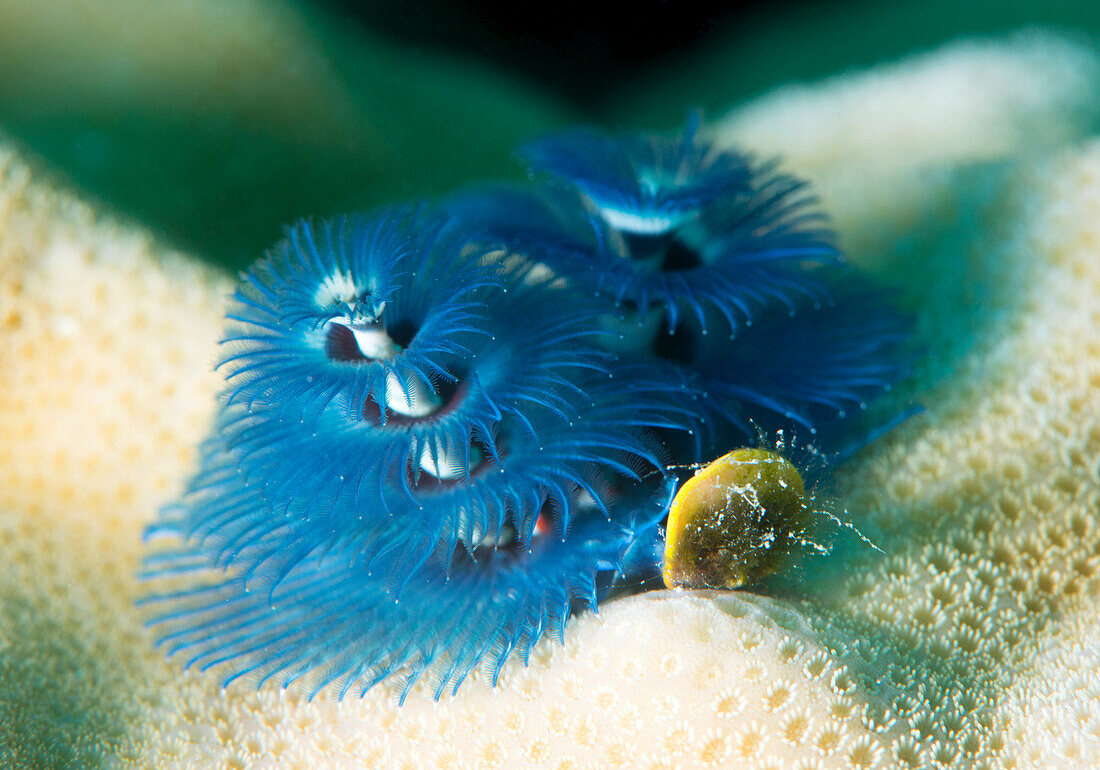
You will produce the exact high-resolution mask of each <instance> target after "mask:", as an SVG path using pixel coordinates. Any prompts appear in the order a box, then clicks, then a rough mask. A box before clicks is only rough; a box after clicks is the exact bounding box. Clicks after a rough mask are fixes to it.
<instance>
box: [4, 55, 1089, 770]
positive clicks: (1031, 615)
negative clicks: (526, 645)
mask: <svg viewBox="0 0 1100 770" xmlns="http://www.w3.org/2000/svg"><path fill="white" fill-rule="evenodd" d="M959 66H961V65H959ZM899 77H900V76H899ZM884 82H885V81H884ZM904 85H905V81H904V78H902V79H901V81H900V82H897V88H898V89H903V87H904ZM883 88H884V89H886V90H887V91H889V90H890V89H889V88H888V87H887V86H886V85H884V86H883ZM821 99H822V101H820V102H818V107H817V108H816V111H815V107H814V103H813V100H809V101H808V102H806V103H805V116H806V120H807V121H811V122H812V121H813V120H815V119H820V120H821V121H823V122H824V121H826V120H827V117H828V114H829V111H830V110H832V107H831V106H829V105H831V104H833V103H832V102H831V101H830V100H829V99H827V98H826V97H824V96H823V97H821ZM831 114H834V115H835V114H839V113H837V112H836V111H835V110H832V113H831ZM861 125H865V124H861ZM863 130H865V132H866V134H867V135H868V136H869V135H870V134H871V133H873V129H872V127H870V126H866V125H865V127H864V129H863ZM2 157H3V161H2V163H0V169H3V173H2V174H0V217H2V219H0V302H2V303H3V304H2V305H0V323H3V324H4V326H3V329H2V331H0V335H2V337H3V343H4V344H3V345H0V473H3V474H4V476H3V477H2V478H0V559H2V560H3V562H4V563H5V565H6V566H7V567H9V569H5V570H3V571H0V673H3V674H4V676H3V678H2V681H3V682H4V685H3V688H4V689H3V692H0V710H2V709H6V711H5V712H3V713H0V760H4V759H8V758H12V757H14V759H15V761H14V762H12V764H20V763H21V764H24V765H33V764H34V762H33V760H34V759H36V758H39V757H42V756H47V755H49V754H50V753H51V752H52V753H55V754H56V753H58V752H64V753H65V756H66V757H72V758H75V759H76V760H77V761H78V762H79V761H83V762H84V763H85V764H88V763H89V762H91V761H94V760H98V759H108V760H113V761H114V763H117V764H123V765H129V766H136V767H196V768H207V767H230V768H232V767H239V768H245V767H249V768H251V767H295V766H297V767H341V766H348V767H360V766H367V767H403V766H410V767H412V766H415V767H419V766H426V767H432V766H469V765H480V766H486V767H492V766H501V767H516V766H519V767H523V766H533V767H563V768H565V767H607V766H613V765H614V764H616V763H628V764H630V765H631V766H639V765H640V766H643V767H644V766H654V767H672V766H680V767H698V766H705V765H706V764H708V763H709V764H712V765H714V766H737V767H750V768H751V767H805V768H811V767H849V768H851V767H857V768H861V767H907V766H908V767H924V766H936V765H939V766H944V767H968V766H974V767H983V766H989V767H997V766H1002V767H1010V766H1026V765H1028V764H1029V763H1031V764H1036V763H1041V762H1042V761H1043V759H1044V757H1043V752H1044V751H1045V750H1046V749H1048V748H1050V747H1055V748H1056V749H1057V750H1058V751H1061V752H1062V753H1063V754H1064V755H1065V756H1066V757H1069V758H1071V760H1072V761H1077V759H1079V758H1081V757H1087V756H1088V755H1087V752H1088V751H1089V750H1091V749H1092V746H1093V744H1091V743H1089V735H1090V733H1088V731H1089V730H1091V729H1092V728H1091V725H1093V724H1094V722H1095V720H1094V713H1093V711H1092V710H1090V709H1095V708H1096V703H1095V701H1094V700H1092V699H1091V695H1090V693H1093V692H1095V691H1096V690H1097V689H1098V685H1097V682H1098V681H1100V675H1098V674H1097V673H1096V671H1095V666H1091V670H1090V661H1092V660H1093V657H1090V656H1093V651H1092V648H1091V645H1092V641H1091V640H1092V638H1093V637H1092V636H1090V634H1091V632H1090V631H1089V629H1090V628H1092V627H1093V624H1091V623H1090V622H1089V619H1090V618H1091V617H1093V615H1092V614H1091V613H1095V612H1096V605H1097V602H1096V599H1095V593H1096V587H1095V575H1096V573H1097V570H1098V569H1100V522H1098V521H1097V520H1096V519H1097V512H1098V511H1100V480H1098V478H1097V475H1098V470H1097V460H1096V458H1097V457H1100V399H1098V398H1097V396H1096V395H1095V394H1096V393H1097V392H1098V391H1100V303H1097V302H1096V297H1097V296H1098V295H1100V259H1098V258H1097V251H1098V250H1100V230H1098V229H1097V228H1098V227H1100V145H1097V144H1093V145H1088V146H1086V147H1084V148H1083V149H1080V150H1076V151H1072V152H1066V153H1064V154H1063V155H1061V156H1060V157H1059V158H1058V159H1057V160H1053V161H1029V162H1028V163H1026V164H1024V165H1023V166H1021V167H1020V168H1002V169H999V170H997V172H996V173H995V174H993V175H991V176H986V175H984V174H983V173H976V174H970V173H958V174H956V173H951V174H948V175H946V176H942V177H938V178H937V184H939V185H942V186H941V187H937V189H939V190H950V191H951V194H952V196H954V197H952V198H951V200H970V198H968V197H967V196H968V195H970V193H971V192H973V191H974V190H985V189H986V188H992V189H993V191H994V193H993V194H992V195H990V196H989V197H988V199H985V202H984V203H983V204H982V206H981V207H979V208H980V210H981V212H982V217H983V218H982V220H981V226H980V227H978V226H970V227H962V228H959V227H955V228H954V229H952V228H951V227H949V225H950V224H951V222H952V221H953V220H952V218H953V217H956V216H957V215H958V211H957V210H955V209H952V207H951V206H944V205H929V200H930V199H929V197H928V196H924V195H918V196H915V197H913V198H907V197H906V195H907V193H906V190H909V189H911V188H902V189H901V190H900V191H895V194H894V196H893V198H892V202H891V206H892V208H893V210H894V211H895V212H898V213H900V214H904V212H905V211H907V206H909V207H911V208H912V210H915V211H918V213H919V216H915V215H914V216H913V218H912V220H911V222H912V223H913V231H912V232H911V233H909V231H907V230H906V229H905V228H902V229H900V230H893V231H892V232H894V236H893V237H895V238H902V237H903V236H904V235H906V234H911V235H912V237H913V238H914V240H915V243H917V244H918V247H917V248H916V251H915V253H913V254H911V255H909V258H908V260H903V259H899V258H898V257H897V255H892V254H883V253H882V252H879V251H875V250H859V249H857V253H856V254H855V258H856V259H858V260H859V261H861V262H863V263H864V264H868V265H870V266H873V267H874V266H877V267H879V268H880V269H881V270H882V272H885V273H887V274H893V275H895V276H899V275H906V272H905V271H907V270H916V269H917V268H914V267H913V266H912V260H920V259H925V260H929V261H930V262H931V264H932V265H933V266H939V265H944V264H946V261H947V260H949V259H950V258H952V257H954V258H956V259H960V260H963V261H964V263H965V264H971V262H970V261H969V260H971V259H972V258H973V255H974V254H982V255H992V257H995V258H992V257H991V258H990V260H989V262H982V263H981V265H982V267H983V270H984V271H985V272H983V273H982V275H983V276H985V277H987V278H988V279H989V282H990V287H992V288H990V287H985V288H987V289H989V290H988V291H982V292H976V293H974V295H973V297H972V301H974V302H980V303H982V306H981V312H980V313H978V314H974V315H966V314H965V313H959V311H958V309H957V308H955V307H954V306H953V305H951V304H945V305H943V306H942V307H941V308H939V309H938V310H937V312H938V314H939V315H941V316H943V318H942V319H940V321H939V323H940V325H939V326H938V327H934V328H937V329H939V332H940V336H939V337H936V336H935V335H932V344H933V345H934V346H936V347H935V350H934V352H935V353H937V354H939V353H942V352H943V351H945V350H949V351H950V352H951V355H950V356H949V357H948V359H949V363H948V364H947V365H945V366H944V367H943V368H941V369H940V370H936V371H937V372H938V377H939V376H942V377H943V378H944V379H942V381H939V384H938V385H935V386H933V387H932V388H931V390H929V391H928V392H926V393H925V394H924V395H923V396H922V399H923V400H924V402H925V403H926V405H927V406H928V411H927V413H926V414H925V415H923V416H920V417H917V418H914V419H913V420H911V421H910V422H909V424H907V425H906V426H903V427H902V428H901V429H900V430H898V431H897V432H895V433H894V434H893V435H891V436H890V437H888V438H887V439H886V440H884V441H882V442H880V443H879V444H876V445H875V446H873V447H872V448H871V449H869V450H868V451H867V452H866V453H865V454H864V455H863V456H862V457H861V458H859V459H858V460H857V461H856V462H854V463H853V464H852V465H851V466H850V467H849V468H848V469H847V470H846V471H845V474H844V477H843V478H842V479H841V489H840V496H841V498H842V500H843V501H844V503H845V504H846V505H847V507H848V509H849V515H850V517H851V518H852V519H854V520H855V522H856V523H857V524H858V525H859V526H860V528H861V529H862V530H863V531H865V532H867V533H868V534H870V535H872V536H873V537H874V539H875V540H876V541H877V542H878V543H879V545H881V546H882V547H883V549H884V550H886V551H887V553H888V557H887V558H886V559H885V560H878V559H876V557H875V556H874V554H873V553H871V552H870V551H867V550H853V551H852V552H851V553H845V554H843V555H842V556H835V557H833V558H832V559H826V560H822V561H820V562H817V563H816V564H814V565H811V569H812V570H817V571H816V572H815V573H814V574H813V575H812V577H813V579H812V580H808V581H807V582H806V583H805V584H804V585H802V586H800V587H797V586H796V590H795V591H793V592H792V595H794V596H801V597H802V598H801V599H799V600H797V601H796V600H794V599H785V600H778V599H776V600H765V599H759V598H753V597H751V596H747V595H712V594H693V593H676V592H662V593H651V594H646V595H642V596H638V597H633V598H630V599H626V600H621V601H618V602H614V603H611V604H609V605H607V606H606V607H605V609H604V611H603V614H602V616H601V617H600V618H595V617H592V616H586V617H582V618H580V619H579V620H577V621H576V622H574V623H572V624H571V625H570V626H569V628H568V630H567V634H566V643H565V645H564V646H560V647H559V646H555V645H552V644H550V643H548V642H547V643H543V644H541V645H540V646H539V647H538V648H537V649H536V651H535V653H534V656H533V660H532V663H531V666H530V667H528V668H523V667H522V665H520V664H519V662H516V661H513V662H511V663H509V665H508V666H507V667H506V669H505V672H504V675H503V681H502V683H501V685H500V686H499V687H498V688H496V689H489V688H488V687H487V686H486V684H485V682H484V680H483V678H481V677H475V680H474V681H470V682H467V683H466V684H465V685H464V687H463V689H462V691H461V692H460V694H459V696H458V697H457V698H455V699H453V700H452V699H444V700H443V701H442V702H440V703H438V704H437V703H435V702H433V701H431V700H430V699H429V698H428V697H426V694H425V692H424V689H423V688H420V689H418V690H416V691H414V692H413V693H412V694H411V695H410V696H409V700H408V702H407V703H406V705H405V706H404V707H401V708H397V707H396V706H395V705H394V704H393V701H392V694H391V693H389V692H387V691H386V690H385V689H384V688H378V689H376V690H374V691H372V692H371V693H369V694H368V695H367V696H366V698H364V699H362V700H358V699H349V700H346V701H344V702H342V703H335V702H332V701H331V700H328V699H327V698H326V697H324V696H322V697H320V698H319V699H318V700H317V701H315V702H313V703H308V702H305V701H303V700H302V696H301V694H300V693H296V692H294V691H288V692H282V691H278V690H272V689H265V690H263V691H261V692H259V693H257V692H255V691H254V690H252V689H250V688H249V687H248V686H247V685H234V686H233V687H231V688H230V689H229V690H228V691H223V690H222V689H221V688H220V685H219V680H218V679H217V678H216V677H212V676H208V675H204V674H202V673H199V672H188V673H186V674H181V673H180V672H179V669H178V668H177V664H176V663H174V662H167V661H165V660H164V659H163V657H162V656H161V655H160V653H159V652H157V651H156V650H154V649H153V648H152V647H151V640H150V639H149V638H148V635H147V634H146V633H145V632H144V631H143V630H142V628H141V625H140V619H139V617H138V616H137V614H136V612H135V611H133V610H132V609H131V600H132V598H133V596H134V594H135V592H136V583H135V581H134V579H133V570H134V568H135V566H136V558H137V554H138V552H139V538H140V533H141V528H142V525H143V523H144V522H145V521H146V520H148V519H149V518H150V517H151V515H152V511H153V510H154V509H155V507H156V505H157V504H158V503H159V502H161V501H163V500H164V499H166V498H168V497H170V496H171V494H172V493H173V491H174V490H175V489H178V486H179V485H180V484H181V483H182V481H183V478H184V476H185V475H186V472H187V469H188V468H189V467H190V466H191V465H192V463H193V458H194V443H195V441H197V439H198V438H199V437H200V436H201V435H202V434H203V432H204V430H205V428H206V421H207V419H208V417H209V414H210V409H211V406H212V398H213V396H212V394H213V391H214V389H215V388H216V377H214V376H213V375H211V373H210V371H209V365H210V363H211V362H212V360H213V359H214V357H215V355H216V353H215V340H216V337H217V333H218V327H219V315H220V309H219V308H220V305H221V301H222V298H223V297H224V294H225V292H226V291H227V288H228V283H227V281H226V280H225V279H224V278H223V277H221V276H217V275H213V274H211V273H210V272H209V271H206V270H203V269H200V268H198V267H196V266H194V265H193V264H191V263H188V262H186V261H185V260H183V259H182V258H180V257H178V256H173V255H170V254H164V253H163V252H162V251H161V250H160V249H158V248H157V247H156V246H155V244H152V243H151V242H150V241H149V239H148V238H147V237H145V236H143V235H141V234H140V233H136V232H134V231H133V230H132V229H129V228H125V227H122V226H120V225H118V224H116V223H112V222H111V221H109V220H106V219H103V218H100V217H97V216H96V215H94V213H93V212H91V211H90V210H89V209H88V208H86V207H85V206H83V205H81V204H79V203H78V202H75V201H74V200H73V199H72V198H71V197H69V196H66V195H63V194H60V193H57V192H54V191H53V190H52V189H50V188H49V187H48V186H45V185H43V184H42V183H40V182H34V181H31V180H30V179H29V176H28V175H29V172H28V171H27V168H26V167H25V166H24V165H23V164H22V163H20V162H19V161H18V160H17V159H15V158H14V157H13V156H11V154H10V153H5V154H4V155H3V156H2ZM878 179H879V178H878V177H876V176H875V175H874V174H871V173H869V174H868V176H867V177H866V178H865V182H864V183H865V184H866V185H867V186H868V190H871V189H873V188H874V185H875V184H877V181H878ZM852 185H853V186H852V188H851V190H853V191H855V190H856V181H853V182H852ZM854 194H855V193H854V192H853V195H854ZM860 194H861V195H865V196H866V195H868V194H869V193H868V192H867V191H864V192H861V193H860ZM934 197H938V196H934ZM979 197H982V196H979ZM907 201H908V203H907ZM827 202H828V201H827ZM839 205H840V204H839V203H838V206H839ZM849 211H850V212H854V210H852V209H850V210H849ZM852 217H853V221H855V220H854V217H855V214H854V213H852ZM903 222H905V217H904V216H899V217H898V218H894V219H889V220H887V225H888V227H887V228H886V229H887V231H889V228H891V227H898V226H900V223H903ZM944 230H947V231H949V232H950V234H951V237H950V238H947V239H939V238H937V237H931V236H930V235H929V233H937V234H939V233H942V232H943V231H944ZM882 238H883V239H886V236H882ZM873 240H874V239H873V238H871V237H870V236H868V237H867V238H865V239H863V240H859V241H858V243H860V244H863V246H866V245H867V244H870V243H872V242H873ZM860 248H862V247H860ZM924 275H925V276H926V279H927V280H929V281H932V282H933V285H932V286H931V287H930V289H929V291H933V290H937V291H938V290H941V289H942V290H943V291H949V290H952V291H957V290H958V289H957V288H954V287H953V286H952V285H951V284H953V283H955V282H957V281H956V278H955V275H954V274H947V275H940V274H938V273H937V271H935V270H931V271H928V272H927V273H925V274H924ZM1021 277H1023V278H1025V279H1026V280H1020V278H1021ZM937 281H938V282H942V283H937ZM974 318H980V319H982V326H980V327H978V328H971V326H970V325H969V321H970V320H972V319H974ZM922 328H924V329H926V330H927V329H929V328H933V327H927V326H926V327H922ZM962 334H966V335H967V336H968V340H971V341H972V342H971V343H970V344H968V345H966V346H962V347H959V348H950V347H949V346H948V345H947V342H948V341H949V340H950V339H951V338H952V337H953V336H958V335H962ZM9 343H14V344H9ZM924 377H925V379H924V382H925V384H926V385H927V384H928V382H929V380H931V379H933V378H932V377H930V376H929V375H928V374H927V372H926V373H925V375H924ZM115 661H121V664H116V663H115ZM1075 662H1076V665H1077V672H1075V673H1074V674H1070V673H1067V672H1070V670H1071V665H1070V664H1073V663H1075ZM13 677H14V678H13ZM10 682H13V683H14V684H9V683H10ZM59 703H60V704H63V706H65V707H68V709H67V710H65V711H64V714H58V713H57V712H55V711H54V710H52V709H54V708H56V707H57V704H59ZM1060 704H1065V705H1064V706H1062V705H1060ZM1075 708H1076V710H1074V709H1075ZM13 714H21V715H24V718H22V719H21V720H14V721H13V720H11V719H10V718H9V719H4V718H3V717H4V716H5V715H8V716H10V715H13ZM27 715H29V718H28V717H27ZM61 716H64V717H65V720H62V719H61V718H60V717H61ZM66 720H67V721H66ZM59 724H64V725H65V729H60V728H58V725H59ZM1082 730H1084V731H1085V732H1084V733H1082ZM5 752H6V753H5ZM1074 752H1076V753H1074ZM1075 758H1077V759H1075ZM1082 761H1084V760H1082Z"/></svg>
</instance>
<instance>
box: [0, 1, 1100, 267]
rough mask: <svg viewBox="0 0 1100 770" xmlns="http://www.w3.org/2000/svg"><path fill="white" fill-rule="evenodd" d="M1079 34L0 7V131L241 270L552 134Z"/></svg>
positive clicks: (686, 7)
mask: <svg viewBox="0 0 1100 770" xmlns="http://www.w3.org/2000/svg"><path fill="white" fill-rule="evenodd" d="M1026 26H1043V27H1048V28H1053V29H1057V30H1060V31H1063V32H1069V33H1070V34H1074V35H1080V36H1089V37H1091V36H1092V35H1094V34H1096V33H1098V32H1100V4H1097V3H1095V2H1093V0H1048V1H1047V2H1043V3H1034V2H1025V1H1024V0H980V1H979V2H961V3H960V2H957V0H925V1H923V2H917V1H914V0H905V1H904V2H884V1H882V0H847V1H838V2H808V1H807V0H782V1H779V2H771V3H765V2H741V3H736V2H734V3H721V2H716V1H714V0H710V1H709V2H708V1H707V0H684V1H683V2H679V3H672V2H657V1H656V0H646V1H644V2H637V3H633V4H632V5H631V9H630V12H629V13H625V12H623V11H622V10H621V6H619V5H617V4H615V5H613V4H611V3H605V4H602V3H599V2H580V1H579V0H567V1H566V2H559V3H555V4H552V5H549V4H548V5H530V4H520V3H509V2H504V0H476V1H475V0H465V1H464V2H449V1H448V0H401V1H400V2H398V0H380V1H379V2H374V3H358V2H353V0H339V1H335V0H334V1H332V2H327V3H321V2H312V3H308V2H288V1H287V0H239V2H233V3H225V2H221V1H220V0H193V1H192V2H187V3H180V2H176V1H174V0H144V1H143V2H142V3H138V4H135V3H132V2H124V1H123V0H95V1H93V0H0V132H2V133H3V134H4V135H6V136H7V137H8V138H10V139H12V140H14V141H15V142H16V143H17V145H19V146H20V147H21V148H22V149H23V150H24V151H25V152H27V153H28V154H29V155H30V156H31V157H32V158H35V159H36V161H37V162H38V163H39V164H40V165H41V166H44V167H45V168H46V169H47V170H49V171H51V172H52V173H54V174H55V175H56V176H58V177H61V178H62V179H63V180H65V181H66V182H69V183H71V184H74V185H75V186H76V187H77V188H79V189H80V190H81V191H83V193H84V194H85V195H87V196H90V197H92V198H94V199H98V200H99V201H101V202H102V203H103V204H104V205H105V206H106V207H107V208H108V210H112V211H114V212H116V213H118V214H119V215H121V216H123V217H125V218H131V219H133V220H135V221H138V222H140V223H142V224H144V225H145V226H147V227H149V228H151V229H152V230H153V231H154V232H155V233H156V234H157V235H158V236H159V237H161V238H163V239H165V240H166V241H167V242H169V243H172V244H174V245H176V246H178V247H179V248H181V249H185V250H188V251H190V252H193V253H195V254H197V255H199V256H201V257H203V258H206V259H209V260H213V261H216V262H219V263H221V264H223V265H226V266H228V267H232V268H239V267H242V266H244V265H246V264H248V263H250V262H251V261H252V260H253V259H255V258H256V257H257V256H258V255H259V254H260V253H261V251H262V250H263V249H264V248H265V247H266V246H267V245H268V244H270V243H272V242H273V241H274V240H275V239H276V238H277V237H278V236H279V233H280V228H281V226H282V225H283V224H285V223H287V222H289V221H292V220H294V219H297V218H299V217H302V216H310V215H314V216H323V215H327V214H331V213H333V212H337V211H346V210H352V209H361V208H370V207H373V206H377V205H380V204H382V203H385V202H388V201H392V200H407V199H410V198H415V197H419V196H424V195H432V194H437V193H442V192H446V191H448V190H450V189H453V188H454V187H456V186H458V185H460V184H462V183H464V182H466V181H469V180H472V179H483V178H501V177H508V176H512V177H514V176H516V175H518V174H520V173H522V171H521V169H520V168H519V166H518V165H517V164H516V163H515V162H514V160H513V159H512V157H511V155H510V153H511V149H512V147H514V146H515V144H516V143H517V142H519V141H521V140H523V139H526V138H529V137H531V136H533V135H536V134H539V133H542V132H544V131H548V130H551V129H554V128H556V127H559V126H561V125H563V124H569V123H579V122H583V123H595V124H601V125H606V126H610V127H623V128H626V127H631V128H652V129H662V130H663V129H670V128H673V127H675V126H676V125H677V124H678V123H680V122H681V121H682V120H683V118H684V115H685V114H686V112H687V111H688V110H689V109H691V108H694V107H702V108H703V109H704V110H705V111H706V114H707V115H708V116H710V117H715V118H716V117H719V116H721V115H722V114H724V113H725V112H726V111H727V110H728V109H729V108H730V107H732V106H733V105H735V104H736V103H738V102H741V101H744V100H746V99H750V98H752V97H753V96H755V95H757V94H760V93H763V92H766V91H767V90H769V89H771V88H773V87H775V86H777V85H779V84H783V83H788V82H798V81H814V80H817V79H820V78H822V77H825V76H827V75H829V74H833V73H837V72H842V71H846V70H849V69H854V68H859V67H864V66H867V65H870V64H873V63H876V62H882V61H887V60H890V59H893V58H897V57H899V56H901V55H903V54H905V53H908V52H911V51H915V50H921V49H926V48H929V47H934V46H936V45H939V44H942V43H945V42H947V41H950V40H952V39H956V38H959V37H964V36H993V35H998V34H1002V33H1006V32H1009V31H1012V30H1015V29H1019V28H1021V27H1026Z"/></svg>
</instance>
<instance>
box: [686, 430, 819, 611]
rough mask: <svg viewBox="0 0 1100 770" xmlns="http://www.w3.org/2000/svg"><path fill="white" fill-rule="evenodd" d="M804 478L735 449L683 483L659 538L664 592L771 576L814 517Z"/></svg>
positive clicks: (783, 464) (764, 456) (776, 458)
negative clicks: (662, 551) (662, 539)
mask: <svg viewBox="0 0 1100 770" xmlns="http://www.w3.org/2000/svg"><path fill="white" fill-rule="evenodd" d="M812 513H813V512H812V510H811V507H810V505H809V503H808V501H807V498H806V490H805V488H804V486H803V484H802V476H801V475H800V474H799V472H798V470H797V469H796V468H795V467H794V466H793V465H792V464H791V463H790V462H789V461H787V460H786V459H784V458H783V457H781V456H780V455H778V454H776V453H775V452H771V451H769V450H767V449H735V450H734V451H732V452H728V453H726V454H724V455H722V456H721V457H719V458H718V459H717V460H715V461H714V462H712V463H710V464H709V465H707V466H706V467H705V468H703V469H702V470H700V471H699V472H698V473H696V474H695V476H693V477H692V478H691V479H689V480H688V481H687V482H686V483H685V484H684V485H683V487H681V489H680V491H679V492H677V493H676V497H675V499H674V500H673V501H672V507H671V509H670V510H669V515H668V528H667V533H666V535H665V558H664V581H665V585H666V586H668V587H669V588H726V589H730V588H739V587H741V586H743V585H746V584H748V583H753V582H755V581H757V580H759V579H760V578H762V577H765V576H767V575H771V574H774V573H775V572H777V571H778V570H779V569H780V568H781V567H782V566H783V564H784V562H785V561H786V560H787V558H788V557H789V556H790V555H791V553H792V551H793V550H795V549H796V548H797V547H798V546H799V545H800V544H802V543H804V542H806V530H807V528H808V527H809V524H810V519H811V516H812Z"/></svg>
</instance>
